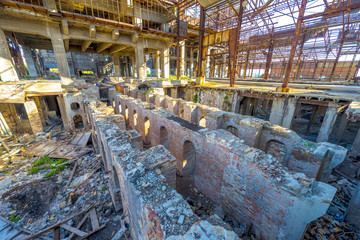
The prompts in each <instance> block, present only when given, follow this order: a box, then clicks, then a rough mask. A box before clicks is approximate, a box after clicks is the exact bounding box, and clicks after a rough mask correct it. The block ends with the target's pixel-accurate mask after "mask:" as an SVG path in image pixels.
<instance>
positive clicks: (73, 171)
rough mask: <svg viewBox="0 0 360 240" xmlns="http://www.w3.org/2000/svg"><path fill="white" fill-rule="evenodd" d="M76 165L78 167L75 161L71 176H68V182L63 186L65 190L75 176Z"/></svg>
mask: <svg viewBox="0 0 360 240" xmlns="http://www.w3.org/2000/svg"><path fill="white" fill-rule="evenodd" d="M77 165H78V162H77V161H76V162H75V165H74V168H73V170H72V171H71V175H70V178H69V181H68V182H67V184H66V185H65V189H66V188H67V187H68V186H69V185H70V184H71V181H72V179H73V177H74V174H75V172H76V168H77Z"/></svg>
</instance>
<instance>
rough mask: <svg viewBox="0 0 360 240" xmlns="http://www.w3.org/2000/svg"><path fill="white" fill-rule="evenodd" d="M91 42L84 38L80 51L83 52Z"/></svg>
mask: <svg viewBox="0 0 360 240" xmlns="http://www.w3.org/2000/svg"><path fill="white" fill-rule="evenodd" d="M91 43H92V41H90V40H84V41H83V42H82V43H81V51H82V52H85V51H86V49H88V47H89V46H90V44H91Z"/></svg>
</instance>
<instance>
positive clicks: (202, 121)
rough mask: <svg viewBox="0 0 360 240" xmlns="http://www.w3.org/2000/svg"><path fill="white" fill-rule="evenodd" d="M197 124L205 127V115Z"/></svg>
mask: <svg viewBox="0 0 360 240" xmlns="http://www.w3.org/2000/svg"><path fill="white" fill-rule="evenodd" d="M199 126H201V127H206V117H202V118H201V119H200V121H199Z"/></svg>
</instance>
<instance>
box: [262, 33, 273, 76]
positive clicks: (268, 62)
mask: <svg viewBox="0 0 360 240" xmlns="http://www.w3.org/2000/svg"><path fill="white" fill-rule="evenodd" d="M273 51H274V40H273V34H271V39H270V46H269V49H268V53H267V56H266V64H265V72H264V80H268V78H269V73H270V68H271V61H272V55H273Z"/></svg>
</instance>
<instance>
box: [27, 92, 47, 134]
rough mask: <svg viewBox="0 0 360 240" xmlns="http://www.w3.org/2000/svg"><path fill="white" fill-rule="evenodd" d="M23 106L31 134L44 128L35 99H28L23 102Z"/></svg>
mask: <svg viewBox="0 0 360 240" xmlns="http://www.w3.org/2000/svg"><path fill="white" fill-rule="evenodd" d="M24 106H25V110H26V114H27V116H28V119H29V122H30V126H31V130H32V132H33V134H37V133H40V132H43V131H44V130H43V127H42V124H41V118H40V115H39V111H38V109H37V107H36V104H35V101H34V100H33V99H30V100H28V101H26V102H25V103H24Z"/></svg>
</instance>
